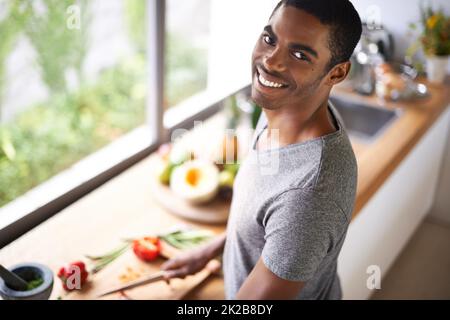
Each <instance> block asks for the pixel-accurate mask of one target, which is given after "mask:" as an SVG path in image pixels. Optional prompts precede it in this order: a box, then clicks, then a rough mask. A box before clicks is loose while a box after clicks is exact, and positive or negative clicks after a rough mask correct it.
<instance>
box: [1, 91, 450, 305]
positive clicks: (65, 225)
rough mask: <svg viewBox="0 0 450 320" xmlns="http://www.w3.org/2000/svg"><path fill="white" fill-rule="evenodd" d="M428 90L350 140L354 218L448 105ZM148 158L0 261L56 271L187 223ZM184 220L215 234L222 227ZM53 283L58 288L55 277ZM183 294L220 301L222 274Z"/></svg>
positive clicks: (442, 95) (443, 94)
mask: <svg viewBox="0 0 450 320" xmlns="http://www.w3.org/2000/svg"><path fill="white" fill-rule="evenodd" d="M429 88H430V91H431V98H429V99H426V100H423V101H417V102H408V103H407V102H402V103H387V104H385V107H386V108H395V107H400V108H402V109H403V110H404V113H403V115H402V116H401V117H400V118H399V119H398V120H396V122H395V123H393V125H392V126H391V127H390V128H389V129H388V130H386V131H385V132H384V133H383V135H382V136H381V137H379V138H378V139H377V140H376V141H375V142H374V143H372V144H370V145H365V144H361V143H358V142H355V141H353V142H352V143H353V146H354V149H355V154H356V157H357V161H358V166H359V169H358V170H359V171H358V174H359V177H358V189H357V199H356V205H355V210H354V214H353V217H355V216H356V215H357V214H358V213H359V211H360V210H361V208H362V207H363V206H364V205H365V204H366V203H367V201H368V200H369V199H370V198H371V196H372V195H373V194H374V193H375V192H376V191H377V190H378V188H379V187H380V186H381V185H382V184H383V183H384V181H385V180H386V179H387V178H388V177H389V175H390V174H391V173H392V172H393V171H394V170H395V168H396V167H397V166H398V165H399V163H400V162H401V161H402V160H403V159H404V158H405V157H406V155H407V154H408V153H409V151H410V150H411V149H412V148H413V147H414V145H415V144H416V143H417V142H418V140H419V139H420V138H421V137H422V136H423V134H424V133H425V132H426V131H427V130H428V129H429V128H430V127H431V126H432V124H433V123H434V122H435V120H436V119H437V118H438V117H439V115H440V114H441V113H442V112H443V111H444V110H445V108H446V107H447V106H448V105H449V103H450V96H449V91H450V85H449V84H446V85H439V86H430V87H429ZM333 94H335V95H337V96H347V97H349V98H351V99H354V100H360V101H363V102H367V103H374V102H376V101H377V100H376V98H375V97H361V96H357V95H355V94H354V93H351V91H349V90H348V89H346V88H345V86H343V87H340V88H336V89H334V91H333ZM150 162H151V156H150V157H149V158H146V159H144V160H143V161H141V162H140V163H138V164H136V165H134V166H133V167H131V168H130V169H128V170H126V171H125V172H123V173H122V174H120V175H119V176H117V177H115V178H114V179H112V180H110V181H109V182H108V183H106V184H104V185H103V186H101V187H100V188H98V189H97V190H95V191H93V192H92V193H90V194H88V195H87V196H85V197H84V198H82V199H81V200H79V201H77V202H76V203H74V204H72V205H71V206H69V207H68V208H66V209H65V210H63V211H62V212H60V213H59V214H57V215H56V216H54V217H52V218H51V219H49V220H47V221H46V222H44V223H42V224H41V225H39V226H38V227H36V228H35V229H33V230H31V231H30V232H28V233H27V234H25V235H23V236H22V237H20V238H19V239H17V240H16V241H14V242H13V243H11V244H9V245H8V246H6V247H4V248H3V249H1V250H0V263H1V264H4V265H6V266H11V265H13V264H16V263H20V262H25V261H34V262H40V263H43V264H46V265H48V266H49V267H51V268H52V269H53V270H54V271H56V270H58V267H60V266H62V265H65V264H66V263H67V262H70V261H74V260H78V259H80V258H82V257H83V256H84V254H87V253H90V254H96V253H104V252H106V251H108V250H109V249H111V248H113V247H114V246H115V245H117V244H118V242H119V239H120V238H122V237H128V236H130V235H131V236H132V235H141V234H149V233H150V234H151V233H156V232H159V231H161V230H162V229H165V228H169V227H171V226H173V225H174V224H177V223H180V222H183V223H186V221H184V220H182V219H180V218H177V217H175V216H173V215H171V214H169V213H168V212H166V211H165V210H164V209H162V208H161V207H160V206H159V205H157V204H156V203H155V202H154V200H153V199H152V197H151V194H150V188H149V180H148V179H149V177H150ZM188 223H189V224H191V225H193V226H195V227H199V228H209V229H211V230H213V231H214V232H217V233H220V232H222V231H223V230H224V228H225V227H224V226H211V225H202V224H197V223H191V222H188ZM55 286H59V281H58V280H57V281H56V283H55ZM53 298H55V296H53ZM186 298H189V299H223V298H224V291H223V280H222V278H221V277H219V276H216V277H215V278H211V279H209V280H208V281H207V282H205V283H204V284H203V285H201V286H200V287H198V288H196V289H194V290H193V292H192V293H190V294H189V295H188V296H187V297H186Z"/></svg>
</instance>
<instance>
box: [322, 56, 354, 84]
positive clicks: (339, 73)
mask: <svg viewBox="0 0 450 320" xmlns="http://www.w3.org/2000/svg"><path fill="white" fill-rule="evenodd" d="M350 67H351V62H350V61H346V62H342V63H339V64H337V65H335V66H334V67H333V68H332V69H331V70H330V72H328V81H327V84H328V85H329V86H334V85H336V84H338V83H339V82H342V81H343V80H344V79H345V78H346V77H347V75H348V73H349V72H350Z"/></svg>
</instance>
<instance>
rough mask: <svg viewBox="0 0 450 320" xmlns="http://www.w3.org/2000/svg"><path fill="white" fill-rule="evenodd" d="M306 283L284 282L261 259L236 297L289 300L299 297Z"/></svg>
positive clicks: (239, 298) (242, 298)
mask: <svg viewBox="0 0 450 320" xmlns="http://www.w3.org/2000/svg"><path fill="white" fill-rule="evenodd" d="M304 285H305V283H304V282H301V281H289V280H284V279H282V278H280V277H278V276H277V275H275V274H274V273H273V272H272V271H270V270H269V269H268V268H267V267H266V266H265V265H264V263H263V261H262V259H261V258H259V260H258V262H257V263H256V265H255V267H254V268H253V270H252V272H250V274H249V276H248V277H247V279H246V280H245V281H244V283H243V284H242V286H241V288H240V289H239V292H238V293H237V295H236V299H238V300H288V299H294V298H295V297H297V296H298V294H299V293H300V291H301V290H302V288H303V287H304Z"/></svg>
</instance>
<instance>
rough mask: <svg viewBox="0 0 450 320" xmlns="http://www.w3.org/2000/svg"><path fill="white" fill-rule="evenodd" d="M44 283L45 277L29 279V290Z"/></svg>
mask: <svg viewBox="0 0 450 320" xmlns="http://www.w3.org/2000/svg"><path fill="white" fill-rule="evenodd" d="M43 283H44V279H42V278H41V277H39V278H36V279H33V280H31V281H28V282H27V290H33V289H36V288H37V287H39V286H40V285H41V284H43Z"/></svg>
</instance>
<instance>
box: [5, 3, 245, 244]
mask: <svg viewBox="0 0 450 320" xmlns="http://www.w3.org/2000/svg"><path fill="white" fill-rule="evenodd" d="M145 1H146V3H147V9H146V10H147V66H148V81H147V83H148V84H147V85H148V88H147V89H148V92H151V93H152V94H149V95H148V96H147V102H146V117H147V119H146V124H145V125H144V126H142V127H138V128H136V129H134V130H133V131H131V132H130V133H127V134H125V135H124V136H122V137H119V138H118V139H117V140H116V141H113V142H112V143H111V144H110V145H108V146H106V147H104V148H102V149H100V150H98V151H96V152H94V153H92V154H91V155H89V156H87V157H86V158H85V159H83V160H81V161H82V162H85V163H87V164H86V165H87V166H88V167H89V166H92V167H94V169H93V170H91V171H93V172H94V173H89V174H90V176H88V177H85V178H84V179H82V180H83V182H81V183H79V184H78V185H76V186H74V187H73V186H72V187H69V188H68V189H67V190H62V191H61V192H60V194H59V195H58V196H56V197H53V198H46V199H45V201H41V202H43V203H42V204H41V205H37V206H36V207H35V208H31V209H30V205H28V204H27V202H28V201H29V199H28V198H27V194H28V193H26V194H25V195H22V196H20V197H18V198H17V199H15V200H13V201H11V202H10V203H8V204H6V205H5V206H3V207H1V208H0V249H1V248H2V247H4V246H5V245H7V244H9V243H11V242H12V241H14V240H15V239H17V238H19V237H20V236H22V235H23V234H25V233H26V232H27V231H29V230H31V229H33V228H34V227H36V226H38V225H39V224H40V223H42V222H44V221H45V220H47V219H49V218H50V217H52V216H54V215H56V214H57V213H58V212H60V211H61V210H63V209H64V208H66V207H68V206H69V205H71V204H73V203H74V202H76V201H77V200H79V199H81V198H82V197H84V196H85V195H87V194H88V193H90V192H92V191H93V190H95V189H96V188H98V187H100V186H101V185H103V184H104V183H106V182H107V181H109V180H111V179H112V178H114V177H116V176H117V175H119V174H120V173H122V172H123V171H125V170H126V169H128V168H130V167H131V166H133V165H134V164H136V163H138V162H139V161H141V160H143V159H144V158H146V157H148V156H149V155H150V154H151V153H152V152H154V151H155V150H157V148H158V147H159V145H161V144H162V143H165V142H168V141H169V140H170V136H171V133H172V132H173V131H174V130H177V129H179V128H183V129H191V128H193V127H194V121H204V120H206V119H208V118H209V117H211V116H212V115H214V114H216V113H217V112H219V111H220V110H222V107H223V102H224V101H225V99H226V98H227V97H228V96H230V95H231V94H235V93H236V92H239V91H241V90H245V91H247V90H248V87H247V86H246V87H244V88H243V89H239V90H235V91H234V92H229V93H225V92H222V93H210V92H207V91H205V92H201V93H199V94H197V95H195V96H193V97H191V98H188V99H187V100H186V101H184V102H183V103H182V104H181V105H180V106H174V107H172V108H171V109H169V110H170V111H169V112H165V111H164V107H163V97H164V77H165V76H164V51H165V49H164V48H165V31H166V25H165V12H166V0H145ZM194 107H195V108H194ZM183 110H184V111H183ZM179 111H181V113H182V117H180V116H175V114H176V113H177V112H179ZM138 131H139V133H138ZM145 132H146V134H143V133H145ZM149 137H150V138H149ZM140 139H142V140H143V141H145V142H146V143H144V145H142V143H141V145H139V147H138V148H136V147H135V148H128V150H126V149H124V148H123V145H127V144H128V145H129V143H126V141H127V140H128V141H130V140H133V141H137V140H140ZM118 145H122V150H125V151H123V152H120V156H119V157H117V153H118V150H121V149H120V147H118ZM113 154H116V157H115V159H114V160H113V161H109V163H108V164H106V165H105V164H99V162H100V161H98V159H99V158H106V159H109V158H110V157H109V155H113ZM87 158H89V159H87ZM76 167H77V165H74V167H73V168H70V169H68V170H66V171H64V172H62V173H59V174H57V175H56V176H55V177H53V178H51V179H49V181H50V180H53V179H62V180H63V181H64V179H65V177H63V175H67V174H68V173H69V176H70V174H72V176H74V175H77V174H80V172H81V171H80V168H76ZM77 170H78V172H77ZM67 179H68V178H67ZM66 181H68V180H66ZM46 183H47V182H44V183H43V184H42V185H40V186H37V187H36V188H34V189H32V190H30V192H34V191H36V190H35V189H39V188H41V189H42V190H40V191H39V192H38V193H37V194H38V195H40V196H44V197H48V195H47V193H46V191H45V186H43V185H45V184H46ZM27 207H29V208H28V209H27ZM14 211H15V212H14ZM8 213H10V214H8ZM11 213H12V214H11ZM2 215H3V217H2Z"/></svg>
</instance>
